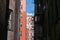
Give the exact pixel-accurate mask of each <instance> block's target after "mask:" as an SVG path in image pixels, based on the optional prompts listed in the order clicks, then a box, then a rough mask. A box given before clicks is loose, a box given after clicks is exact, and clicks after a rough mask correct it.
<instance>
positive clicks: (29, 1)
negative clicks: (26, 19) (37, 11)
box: [26, 0, 34, 14]
mask: <svg viewBox="0 0 60 40" xmlns="http://www.w3.org/2000/svg"><path fill="white" fill-rule="evenodd" d="M26 5H27V6H26V12H27V13H32V14H33V13H34V0H27V1H26Z"/></svg>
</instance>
